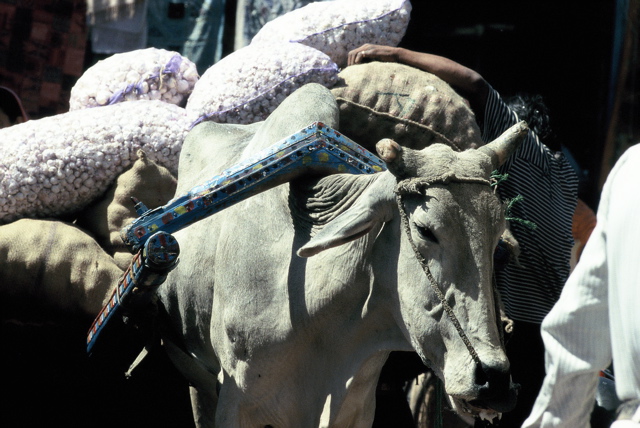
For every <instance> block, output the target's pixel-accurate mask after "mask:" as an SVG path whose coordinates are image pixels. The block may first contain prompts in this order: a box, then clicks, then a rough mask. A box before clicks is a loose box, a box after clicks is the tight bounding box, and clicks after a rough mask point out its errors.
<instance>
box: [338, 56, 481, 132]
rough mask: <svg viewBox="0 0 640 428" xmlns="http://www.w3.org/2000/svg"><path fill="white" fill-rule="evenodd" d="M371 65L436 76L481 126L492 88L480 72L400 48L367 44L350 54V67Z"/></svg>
mask: <svg viewBox="0 0 640 428" xmlns="http://www.w3.org/2000/svg"><path fill="white" fill-rule="evenodd" d="M369 61H381V62H398V63H401V64H406V65H409V66H411V67H415V68H418V69H420V70H423V71H426V72H429V73H432V74H435V75H436V76H438V77H439V78H441V79H442V80H444V81H445V82H447V83H448V84H449V85H451V86H452V87H453V88H454V89H456V90H457V91H458V92H459V93H460V95H462V96H464V97H465V98H466V99H467V100H468V101H469V104H470V106H471V109H472V110H473V111H474V113H475V114H476V116H478V121H479V122H480V123H481V121H482V120H483V119H484V110H485V106H486V102H487V96H488V93H489V84H488V83H487V82H486V81H485V80H484V78H483V77H482V76H481V75H480V74H479V73H478V72H476V71H474V70H472V69H470V68H468V67H465V66H463V65H462V64H459V63H457V62H455V61H453V60H450V59H448V58H445V57H442V56H439V55H433V54H429V53H424V52H416V51H412V50H409V49H405V48H399V47H392V46H380V45H372V44H366V45H363V46H360V47H359V48H357V49H354V50H352V51H351V52H349V56H348V65H355V64H362V63H365V62H369Z"/></svg>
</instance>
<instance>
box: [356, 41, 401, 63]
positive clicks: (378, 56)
mask: <svg viewBox="0 0 640 428" xmlns="http://www.w3.org/2000/svg"><path fill="white" fill-rule="evenodd" d="M399 50H400V48H397V47H393V46H382V45H372V44H370V43H367V44H365V45H362V46H360V47H359V48H356V49H354V50H352V51H351V52H349V55H348V58H347V65H355V64H362V63H365V62H368V61H382V62H398V52H399Z"/></svg>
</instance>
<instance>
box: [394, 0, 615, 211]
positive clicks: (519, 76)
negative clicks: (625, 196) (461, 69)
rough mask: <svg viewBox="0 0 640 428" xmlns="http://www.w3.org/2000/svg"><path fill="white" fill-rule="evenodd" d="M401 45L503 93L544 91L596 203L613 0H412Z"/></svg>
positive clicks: (587, 195) (584, 192) (586, 193)
mask: <svg viewBox="0 0 640 428" xmlns="http://www.w3.org/2000/svg"><path fill="white" fill-rule="evenodd" d="M412 5H413V10H412V14H411V22H410V24H409V28H408V30H407V34H406V36H405V38H404V39H403V41H402V42H401V46H404V47H407V48H410V49H414V50H419V51H424V52H429V53H434V54H439V55H442V56H446V57H449V58H451V59H453V60H456V61H457V62H459V63H462V64H464V65H466V66H468V67H470V68H473V69H475V70H477V71H478V72H480V74H482V75H483V77H484V78H485V79H486V80H487V81H488V82H489V83H490V84H491V85H492V86H493V87H494V88H495V89H496V90H497V91H498V92H499V93H500V94H501V95H502V96H503V97H508V96H511V95H515V94H517V93H529V94H540V95H542V96H543V98H544V100H545V103H546V104H547V106H548V107H549V109H550V116H551V126H552V128H553V129H554V131H555V133H556V134H557V137H558V138H559V140H560V142H562V143H563V144H564V145H566V146H567V147H568V149H569V150H570V152H571V154H572V155H573V156H574V157H575V159H576V161H577V162H578V164H579V166H580V169H581V172H583V173H584V176H583V177H582V186H581V192H580V193H581V197H582V198H583V199H584V200H585V201H586V202H587V203H588V204H589V205H591V206H592V207H594V208H595V206H596V205H597V199H598V195H599V188H598V179H599V173H600V169H601V162H602V156H603V151H604V146H605V140H606V134H607V130H608V124H609V115H610V112H611V111H610V107H609V96H610V95H611V92H610V89H609V85H610V81H611V78H612V72H613V71H612V49H613V46H614V28H615V20H614V18H615V11H616V2H615V1H603V0H596V1H591V2H576V1H548V0H537V1H517V0H512V1H473V0H465V1H462V0H456V1H414V2H412Z"/></svg>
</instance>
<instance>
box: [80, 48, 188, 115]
mask: <svg viewBox="0 0 640 428" xmlns="http://www.w3.org/2000/svg"><path fill="white" fill-rule="evenodd" d="M198 79H199V75H198V70H197V69H196V65H195V64H194V63H193V62H191V61H190V60H189V59H187V58H185V57H183V56H182V55H180V54H179V53H176V52H172V51H167V50H164V49H156V48H147V49H139V50H135V51H130V52H124V53H119V54H115V55H112V56H110V57H108V58H106V59H104V60H102V61H99V62H98V63H96V64H95V65H93V66H91V67H90V68H88V69H87V70H86V71H85V72H84V73H83V74H82V76H80V78H79V79H78V80H77V82H76V84H75V85H74V86H73V88H72V89H71V96H70V99H69V110H70V111H73V110H80V109H83V108H87V107H99V106H105V105H110V104H116V103H119V102H122V101H133V100H160V101H164V102H166V103H169V104H175V105H179V106H184V103H185V102H186V99H187V98H188V97H189V94H190V93H191V91H192V90H193V87H194V86H195V84H196V82H197V81H198Z"/></svg>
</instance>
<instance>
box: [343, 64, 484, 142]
mask: <svg viewBox="0 0 640 428" xmlns="http://www.w3.org/2000/svg"><path fill="white" fill-rule="evenodd" d="M339 77H340V79H341V80H340V81H339V82H338V83H337V84H336V85H335V86H334V87H333V88H332V89H331V92H332V93H333V95H334V96H335V97H336V100H337V102H338V105H339V107H340V131H341V132H342V133H343V134H345V135H346V136H347V137H349V138H350V139H352V140H354V141H355V142H357V143H358V144H360V145H362V146H364V147H366V148H367V149H368V150H371V151H374V152H375V144H376V143H377V142H378V141H379V140H381V139H382V138H391V139H393V140H395V141H396V142H398V143H399V144H400V145H403V146H407V147H411V148H414V149H422V148H424V147H426V146H428V145H430V144H433V143H444V144H447V145H449V146H451V147H453V148H454V149H456V150H464V149H467V148H475V147H478V146H480V145H482V140H481V133H480V128H479V127H478V125H477V123H476V121H475V115H474V114H473V112H472V111H471V109H470V108H469V106H468V105H467V103H466V100H465V99H464V98H462V97H461V96H460V95H458V94H457V93H456V92H455V91H454V90H453V89H452V88H451V87H450V86H449V85H448V84H447V83H446V82H444V81H443V80H441V79H440V78H438V77H436V76H435V75H433V74H430V73H426V72H424V71H421V70H418V69H417V68H414V67H409V66H407V65H403V64H397V63H386V62H370V63H366V64H359V65H353V66H349V67H347V68H345V69H344V70H342V71H341V72H340V74H339Z"/></svg>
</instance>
